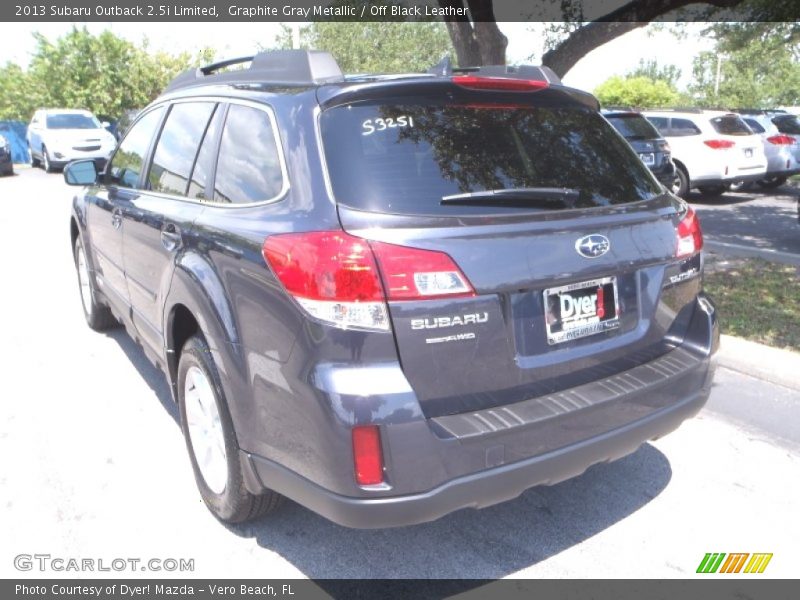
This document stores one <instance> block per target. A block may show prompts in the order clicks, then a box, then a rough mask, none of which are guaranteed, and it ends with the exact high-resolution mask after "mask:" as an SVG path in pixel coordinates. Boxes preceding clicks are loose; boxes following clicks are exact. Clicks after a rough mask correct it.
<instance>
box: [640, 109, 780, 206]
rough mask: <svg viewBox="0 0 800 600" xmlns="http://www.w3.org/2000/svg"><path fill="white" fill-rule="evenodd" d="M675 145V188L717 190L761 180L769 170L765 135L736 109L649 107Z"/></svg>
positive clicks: (711, 192)
mask: <svg viewBox="0 0 800 600" xmlns="http://www.w3.org/2000/svg"><path fill="white" fill-rule="evenodd" d="M643 114H644V116H645V117H646V118H647V120H648V121H650V122H651V123H652V124H653V125H655V126H656V128H657V129H658V130H659V131H660V132H661V135H663V136H664V138H665V139H666V140H667V141H668V142H669V145H670V147H671V148H672V160H673V161H674V162H675V175H676V179H675V185H674V186H673V190H672V191H673V192H674V193H676V194H677V195H679V196H683V197H685V196H686V195H687V194H688V193H689V190H690V189H692V188H697V189H698V190H699V191H700V192H701V193H703V194H706V195H710V196H715V195H719V194H722V193H723V192H725V191H726V190H727V189H728V188H729V187H730V186H731V184H734V183H737V184H738V183H744V182H748V181H758V180H759V179H763V178H764V176H765V175H766V172H767V158H766V156H765V155H764V145H763V144H762V142H761V137H760V136H758V135H756V134H754V133H753V132H752V131H751V130H750V128H749V127H748V126H747V125H746V124H745V123H744V121H742V119H741V117H740V116H739V115H737V114H735V113H729V112H721V111H712V110H699V109H697V110H659V111H644V112H643Z"/></svg>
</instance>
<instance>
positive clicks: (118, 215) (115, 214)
mask: <svg viewBox="0 0 800 600" xmlns="http://www.w3.org/2000/svg"><path fill="white" fill-rule="evenodd" d="M111 226H112V227H113V228H114V229H119V228H120V227H122V209H119V208H115V209H114V210H112V211H111Z"/></svg>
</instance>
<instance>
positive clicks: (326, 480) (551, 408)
mask: <svg viewBox="0 0 800 600" xmlns="http://www.w3.org/2000/svg"><path fill="white" fill-rule="evenodd" d="M239 63H241V64H239ZM230 66H236V67H238V68H235V69H224V67H230ZM50 150H52V149H51V148H49V147H48V151H50ZM54 158H55V155H54V154H53V155H50V160H51V161H52V160H53V159H54ZM104 162H105V161H104ZM64 177H65V179H66V181H67V182H68V183H70V184H72V185H77V186H84V187H83V188H82V189H81V190H79V191H78V192H77V195H76V196H75V199H74V201H73V206H72V214H71V222H70V228H71V233H72V236H71V239H72V252H73V253H74V258H75V265H76V271H77V278H78V283H79V289H80V294H81V299H82V302H83V310H84V312H85V316H86V320H87V322H88V324H89V326H90V327H92V328H93V329H97V330H100V329H104V328H108V327H112V326H114V325H117V324H119V323H121V324H123V325H124V327H125V328H126V329H127V330H128V332H129V333H130V335H131V336H132V337H133V338H134V339H135V340H137V342H139V343H140V344H141V346H142V347H143V348H144V350H145V352H146V354H147V355H148V356H149V357H150V359H152V360H153V362H154V363H156V364H157V365H158V366H159V367H160V368H161V369H162V370H163V371H164V373H165V374H166V377H167V379H168V381H169V384H170V387H171V390H172V394H173V398H174V400H175V401H176V402H177V403H178V406H179V412H180V418H181V424H182V429H183V433H184V436H185V438H186V446H187V449H188V453H189V457H190V460H191V464H192V467H193V469H194V474H195V478H196V481H197V485H198V487H199V490H200V494H201V495H202V498H203V500H204V501H205V503H206V505H207V506H208V508H209V509H210V510H211V511H212V513H213V514H214V515H216V516H217V517H218V518H220V519H222V520H224V521H229V522H238V521H244V520H248V519H253V518H256V517H258V516H260V515H262V514H264V513H266V512H269V511H271V510H274V509H276V508H277V507H278V505H279V504H280V500H281V499H282V498H284V497H288V498H291V499H292V500H294V501H296V502H298V503H300V504H302V505H304V506H306V507H308V508H309V509H311V510H313V511H316V512H318V513H320V514H322V515H324V516H325V517H327V518H328V519H331V520H332V521H335V522H337V523H340V524H343V525H347V526H350V527H389V526H399V525H408V524H413V523H421V522H425V521H431V520H434V519H437V518H438V517H441V516H442V515H445V514H447V513H450V512H452V511H455V510H458V509H461V508H465V507H473V508H481V507H485V506H489V505H492V504H495V503H498V502H503V501H505V500H509V499H511V498H515V497H516V496H518V495H519V494H521V493H522V492H523V491H525V490H526V489H528V488H530V487H533V486H536V485H542V484H553V483H556V482H559V481H563V480H565V479H567V478H570V477H574V476H576V475H579V474H581V473H583V472H584V471H585V470H586V469H587V468H588V467H589V466H591V465H593V464H595V463H600V462H605V461H610V460H614V459H617V458H620V457H622V456H625V455H628V454H630V453H632V452H634V451H635V450H636V449H637V448H638V447H639V446H641V445H642V444H643V443H645V442H646V441H647V440H651V439H655V438H658V437H660V436H662V435H665V434H667V433H669V432H670V431H672V430H673V429H675V428H676V427H678V426H679V424H680V423H681V422H682V421H683V420H685V419H687V418H689V417H692V416H693V415H695V414H696V413H697V412H698V411H699V410H700V408H701V407H702V406H703V404H704V403H705V402H706V399H707V398H708V395H709V391H710V388H711V382H712V377H713V372H714V361H713V359H712V357H713V355H714V353H715V352H716V350H717V347H718V345H719V328H718V324H717V316H716V312H715V308H714V305H713V303H712V302H711V301H710V300H709V298H707V297H706V296H705V295H704V293H703V286H702V276H703V255H702V247H703V237H702V233H701V230H700V224H699V221H698V219H697V216H696V215H695V213H694V211H693V210H692V209H691V208H690V207H689V206H688V205H687V204H686V203H685V202H684V201H683V200H681V199H680V198H679V197H677V196H675V195H673V193H672V192H671V191H670V190H669V189H668V187H667V186H665V185H664V184H662V183H660V182H659V181H658V179H656V177H655V176H654V174H653V173H652V172H651V171H650V169H648V167H647V166H646V165H645V163H644V162H643V160H642V159H641V158H640V157H639V155H638V154H637V153H636V151H634V150H633V149H632V148H631V146H630V145H629V144H628V143H627V142H626V140H625V138H624V137H623V135H621V134H620V133H619V132H617V130H615V129H614V127H613V126H612V125H611V124H610V123H609V121H608V120H607V119H606V118H605V117H604V116H603V115H602V114H601V112H600V111H599V106H598V102H597V100H596V99H595V98H594V97H593V96H592V95H590V94H588V93H585V92H582V91H579V90H576V89H572V88H569V87H565V86H563V85H562V84H561V83H560V81H559V79H558V78H557V77H556V76H555V75H554V73H553V72H552V71H550V70H549V69H547V68H545V67H534V66H518V67H508V66H502V67H491V66H490V67H480V68H468V69H456V68H453V67H452V66H451V64H450V62H449V60H447V59H445V60H443V61H442V62H441V63H439V64H438V65H435V66H433V67H431V69H430V70H429V71H428V72H426V73H412V74H407V75H391V76H387V75H358V76H352V77H351V76H345V75H343V74H342V72H341V71H340V69H339V67H338V65H337V63H336V62H335V60H334V58H333V57H332V56H331V55H330V54H327V53H324V52H316V51H305V50H282V51H273V52H265V53H261V54H257V55H255V56H252V57H246V58H244V59H238V60H229V61H224V62H221V63H217V64H213V65H208V66H206V67H202V68H200V69H192V70H190V71H187V72H185V73H183V74H182V75H180V76H178V77H177V78H176V79H175V80H174V81H173V82H172V83H171V84H170V85H169V86H168V88H167V89H166V90H165V91H164V93H163V94H162V95H161V96H160V97H159V98H157V99H156V100H155V101H154V102H153V103H152V104H150V105H149V106H148V107H147V108H145V109H144V110H143V111H141V113H139V115H138V116H137V118H136V120H135V121H134V122H133V124H132V125H131V127H130V128H129V129H128V130H127V132H126V133H125V135H124V137H123V138H122V139H121V141H120V143H119V146H118V147H117V148H116V150H115V151H114V152H113V153H112V154H111V156H110V157H109V159H108V162H107V164H105V165H104V166H103V167H100V168H98V163H97V161H95V160H94V157H92V158H90V159H87V160H78V161H74V162H71V163H70V164H69V165H67V166H66V168H65V171H64ZM65 225H66V224H65Z"/></svg>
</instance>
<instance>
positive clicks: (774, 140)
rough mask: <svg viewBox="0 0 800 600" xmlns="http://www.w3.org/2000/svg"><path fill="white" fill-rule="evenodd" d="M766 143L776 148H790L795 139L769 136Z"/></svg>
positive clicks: (786, 136)
mask: <svg viewBox="0 0 800 600" xmlns="http://www.w3.org/2000/svg"><path fill="white" fill-rule="evenodd" d="M767 141H768V142H769V143H770V144H775V145H776V146H791V145H792V144H794V143H795V139H794V138H793V137H792V136H790V135H783V134H781V135H773V136H770V137H768V138H767Z"/></svg>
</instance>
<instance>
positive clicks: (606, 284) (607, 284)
mask: <svg viewBox="0 0 800 600" xmlns="http://www.w3.org/2000/svg"><path fill="white" fill-rule="evenodd" d="M618 299H619V295H618V293H617V278H616V277H604V278H602V279H593V280H591V281H582V282H580V283H573V284H570V285H563V286H560V287H554V288H549V289H546V290H545V291H544V310H545V324H546V327H547V343H548V344H550V345H553V344H560V343H562V342H568V341H570V340H576V339H578V338H582V337H586V336H589V335H595V334H597V333H603V332H605V331H610V330H612V329H616V328H618V327H619V301H618Z"/></svg>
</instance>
